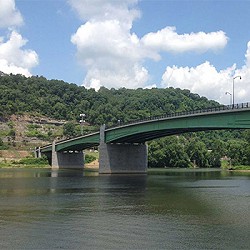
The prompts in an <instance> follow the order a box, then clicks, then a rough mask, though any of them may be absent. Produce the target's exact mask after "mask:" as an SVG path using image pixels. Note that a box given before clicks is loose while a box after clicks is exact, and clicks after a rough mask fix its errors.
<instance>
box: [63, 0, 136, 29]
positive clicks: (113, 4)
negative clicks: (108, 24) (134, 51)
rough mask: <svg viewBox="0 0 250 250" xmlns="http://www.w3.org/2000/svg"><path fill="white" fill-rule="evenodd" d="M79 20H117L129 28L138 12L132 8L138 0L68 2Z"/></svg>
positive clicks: (79, 0)
mask: <svg viewBox="0 0 250 250" xmlns="http://www.w3.org/2000/svg"><path fill="white" fill-rule="evenodd" d="M68 2H69V4H70V5H71V6H72V8H73V9H74V10H75V11H76V12H77V13H78V15H79V16H80V18H81V19H83V20H85V21H86V20H91V21H106V20H119V21H120V22H121V24H122V25H124V26H126V27H127V28H129V29H130V28H131V26H132V22H133V20H134V19H135V18H138V17H139V16H140V12H139V11H138V10H136V9H135V8H133V7H134V6H135V5H136V4H137V3H138V0H123V1H117V0H68Z"/></svg>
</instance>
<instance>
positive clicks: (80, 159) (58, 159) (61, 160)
mask: <svg viewBox="0 0 250 250" xmlns="http://www.w3.org/2000/svg"><path fill="white" fill-rule="evenodd" d="M51 167H52V169H60V168H80V169H83V167H84V155H83V151H63V152H59V151H56V149H55V142H53V144H52V157H51Z"/></svg>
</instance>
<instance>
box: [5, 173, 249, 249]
mask: <svg viewBox="0 0 250 250" xmlns="http://www.w3.org/2000/svg"><path fill="white" fill-rule="evenodd" d="M249 205H250V175H249V174H241V173H236V172H223V171H212V170H211V171H208V170H206V171H203V170H194V171H190V170H189V171H188V170H185V171H184V170H169V171H161V172H160V173H159V174H157V173H154V174H149V175H112V176H110V175H103V176H98V174H97V173H95V172H86V171H80V170H60V171H52V170H50V169H0V239H1V241H0V249H250V210H249Z"/></svg>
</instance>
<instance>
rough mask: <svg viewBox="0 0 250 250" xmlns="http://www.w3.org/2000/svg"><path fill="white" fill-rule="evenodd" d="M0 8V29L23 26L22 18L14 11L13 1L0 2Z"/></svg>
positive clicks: (2, 0)
mask: <svg viewBox="0 0 250 250" xmlns="http://www.w3.org/2000/svg"><path fill="white" fill-rule="evenodd" d="M0 6H1V8H0V28H8V27H12V26H20V25H22V24H23V17H22V15H21V13H20V12H19V11H18V10H17V9H16V6H15V0H0Z"/></svg>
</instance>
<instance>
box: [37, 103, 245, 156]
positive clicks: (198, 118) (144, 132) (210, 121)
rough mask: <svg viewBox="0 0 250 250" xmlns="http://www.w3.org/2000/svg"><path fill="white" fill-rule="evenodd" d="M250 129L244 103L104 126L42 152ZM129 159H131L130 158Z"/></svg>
mask: <svg viewBox="0 0 250 250" xmlns="http://www.w3.org/2000/svg"><path fill="white" fill-rule="evenodd" d="M249 128H250V103H242V104H235V105H233V106H223V105H222V106H218V107H213V108H208V109H204V110H194V111H187V112H179V113H173V114H166V115H163V116H159V117H152V118H148V119H146V120H139V121H133V122H130V123H128V124H122V125H119V126H116V127H111V128H105V127H104V126H102V129H101V130H100V132H96V133H92V134H88V135H83V136H78V137H75V138H71V139H67V140H62V141H57V142H54V145H52V144H50V145H47V146H43V147H41V148H39V149H40V152H41V153H44V154H47V155H48V154H49V153H51V152H52V151H53V150H54V151H56V152H66V151H67V152H70V151H82V150H84V149H87V148H92V147H95V146H99V145H100V144H101V143H104V144H107V145H137V144H138V145H139V144H140V145H142V144H145V142H147V141H150V140H153V139H157V138H160V137H165V136H169V135H175V134H182V133H186V132H198V131H206V130H221V129H249ZM53 147H54V149H53ZM105 157H107V156H105ZM105 157H104V158H105ZM127 158H130V157H128V156H127Z"/></svg>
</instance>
